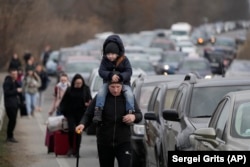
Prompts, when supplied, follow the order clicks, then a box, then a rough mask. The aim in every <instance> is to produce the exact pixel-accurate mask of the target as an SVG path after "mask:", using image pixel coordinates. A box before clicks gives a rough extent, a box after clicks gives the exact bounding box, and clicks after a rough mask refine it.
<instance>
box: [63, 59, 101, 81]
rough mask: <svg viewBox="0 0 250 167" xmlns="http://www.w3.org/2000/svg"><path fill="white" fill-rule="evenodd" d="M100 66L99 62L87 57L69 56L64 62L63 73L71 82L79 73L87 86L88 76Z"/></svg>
mask: <svg viewBox="0 0 250 167" xmlns="http://www.w3.org/2000/svg"><path fill="white" fill-rule="evenodd" d="M99 66H100V60H98V59H96V58H93V57H89V56H70V57H68V59H67V60H66V61H65V68H64V70H63V72H65V73H66V74H68V76H69V79H70V80H71V79H72V78H73V76H74V75H75V74H76V73H79V74H81V75H82V77H83V78H84V80H85V82H86V84H89V83H88V82H89V76H90V73H91V71H92V70H93V69H94V68H98V67H99Z"/></svg>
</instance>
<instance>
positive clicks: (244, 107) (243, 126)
mask: <svg viewBox="0 0 250 167" xmlns="http://www.w3.org/2000/svg"><path fill="white" fill-rule="evenodd" d="M231 126H232V128H231V134H232V136H234V137H237V138H250V102H249V101H247V102H246V101H241V102H238V104H236V107H235V108H234V116H233V121H232V124H231Z"/></svg>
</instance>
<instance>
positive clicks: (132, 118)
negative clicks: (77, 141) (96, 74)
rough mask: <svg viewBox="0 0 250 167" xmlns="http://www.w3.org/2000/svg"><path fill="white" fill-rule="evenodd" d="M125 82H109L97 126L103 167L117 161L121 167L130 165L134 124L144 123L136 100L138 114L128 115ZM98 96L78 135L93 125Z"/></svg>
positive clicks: (81, 122) (98, 147)
mask: <svg viewBox="0 0 250 167" xmlns="http://www.w3.org/2000/svg"><path fill="white" fill-rule="evenodd" d="M122 87H123V85H122V82H119V81H117V82H113V81H111V82H108V91H107V92H108V93H107V96H106V103H105V105H104V108H103V115H102V117H103V118H102V122H101V123H99V124H97V128H96V138H97V151H98V158H99V164H100V167H114V159H115V158H116V159H117V162H118V164H119V167H130V166H131V164H130V162H131V158H132V156H131V154H132V153H131V151H132V146H131V132H130V128H131V126H130V125H131V124H132V123H139V122H140V121H141V120H142V113H141V110H140V108H139V107H138V104H137V103H136V101H135V111H134V112H133V113H127V111H126V98H125V96H124V92H123V91H122ZM96 98H97V97H95V98H94V99H93V101H92V103H90V105H89V107H88V108H87V110H86V112H85V113H84V115H83V117H82V119H81V121H80V123H79V124H78V126H77V127H76V128H75V131H76V132H77V133H79V134H81V132H82V131H83V130H85V129H86V128H88V126H89V125H90V124H91V123H92V118H93V116H94V112H95V102H96Z"/></svg>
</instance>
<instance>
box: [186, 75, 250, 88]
mask: <svg viewBox="0 0 250 167" xmlns="http://www.w3.org/2000/svg"><path fill="white" fill-rule="evenodd" d="M185 82H186V83H188V82H190V83H191V84H194V86H195V87H210V86H211V87H212V86H230V85H250V79H248V78H244V77H226V78H225V77H221V78H219V77H218V78H212V79H197V78H191V79H190V80H189V81H188V80H185V81H184V82H183V83H185Z"/></svg>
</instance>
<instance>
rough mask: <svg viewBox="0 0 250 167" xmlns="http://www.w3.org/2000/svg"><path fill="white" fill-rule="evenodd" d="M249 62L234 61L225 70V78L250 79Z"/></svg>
mask: <svg viewBox="0 0 250 167" xmlns="http://www.w3.org/2000/svg"><path fill="white" fill-rule="evenodd" d="M249 72H250V60H243V59H234V60H233V62H232V63H231V64H230V66H229V67H228V69H227V70H226V73H225V77H232V76H242V77H250V73H249Z"/></svg>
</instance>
